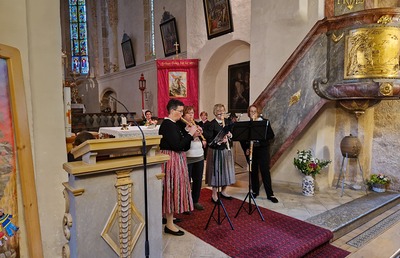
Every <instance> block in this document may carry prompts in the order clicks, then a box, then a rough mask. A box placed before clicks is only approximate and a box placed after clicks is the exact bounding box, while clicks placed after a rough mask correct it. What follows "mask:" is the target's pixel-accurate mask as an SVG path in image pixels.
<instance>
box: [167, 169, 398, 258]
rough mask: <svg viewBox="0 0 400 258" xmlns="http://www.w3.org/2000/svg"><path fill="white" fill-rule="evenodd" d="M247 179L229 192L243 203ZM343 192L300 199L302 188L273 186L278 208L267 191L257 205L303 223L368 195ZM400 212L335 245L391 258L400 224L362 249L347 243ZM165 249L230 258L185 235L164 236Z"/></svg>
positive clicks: (186, 255)
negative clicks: (267, 196) (267, 194)
mask: <svg viewBox="0 0 400 258" xmlns="http://www.w3.org/2000/svg"><path fill="white" fill-rule="evenodd" d="M247 177H248V176H247V175H246V174H245V173H243V174H239V175H237V184H236V185H235V186H232V187H230V188H229V193H230V194H232V195H233V196H234V197H236V198H238V199H240V200H243V199H244V198H245V196H246V194H247V192H248V185H247ZM340 190H341V189H340V188H339V189H335V188H332V189H329V190H327V191H324V192H323V193H322V192H318V193H317V194H316V195H315V196H314V197H305V196H302V195H301V189H300V186H293V185H274V193H275V195H276V197H277V198H278V199H279V203H276V204H275V203H272V202H271V201H269V200H268V199H267V198H266V196H265V191H264V189H260V194H261V195H260V196H258V197H257V199H256V202H257V204H258V205H259V206H260V207H264V208H267V209H270V210H273V211H276V212H279V213H282V214H286V215H288V216H291V217H294V218H297V219H300V220H306V219H307V218H310V217H312V216H314V215H317V214H320V213H322V212H325V211H327V210H330V209H332V208H335V207H337V206H339V205H341V204H344V203H347V202H349V201H351V200H354V199H356V198H359V197H361V196H362V195H364V194H365V191H363V190H357V191H356V190H350V189H346V190H345V192H344V195H343V197H340V195H341V194H340ZM398 210H400V205H397V206H396V207H394V208H392V209H390V210H388V211H386V212H385V213H383V214H381V215H380V216H378V217H377V218H375V219H373V220H371V221H370V222H368V223H366V224H364V225H363V226H361V227H359V228H357V229H355V230H354V231H352V232H350V233H349V234H347V235H345V236H343V237H341V238H339V239H337V240H336V241H335V242H333V243H332V244H333V245H335V246H338V247H340V248H342V249H345V250H348V251H350V252H352V254H351V255H350V257H353V258H354V257H368V258H374V257H391V255H392V254H394V253H395V252H396V251H397V250H398V249H400V241H399V240H398V239H400V223H396V224H394V225H393V226H392V227H391V228H390V229H388V230H386V231H385V232H383V233H382V234H381V235H379V236H378V237H377V238H375V239H373V240H371V241H370V242H368V243H366V244H365V245H363V246H361V247H360V248H356V247H353V246H351V245H348V244H347V242H348V241H349V240H350V239H352V238H354V237H355V236H357V235H359V234H361V233H362V232H364V231H365V230H366V229H368V228H370V227H371V226H373V225H374V224H376V223H377V222H379V221H380V220H382V219H383V218H385V217H387V216H389V215H390V214H392V213H394V212H396V211H398ZM253 216H257V214H256V213H255V214H253ZM163 245H164V246H163V257H164V258H170V257H171V258H172V257H176V258H180V257H182V258H189V257H190V258H197V257H221V258H222V257H229V256H227V255H226V254H224V253H222V252H220V251H219V250H217V249H215V248H214V247H212V246H211V245H209V244H207V243H205V242H203V241H202V240H200V239H199V238H197V237H195V236H193V235H192V234H190V233H188V232H185V235H184V236H181V237H176V236H171V235H165V234H164V236H163Z"/></svg>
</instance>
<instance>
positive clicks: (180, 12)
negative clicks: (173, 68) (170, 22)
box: [154, 0, 201, 59]
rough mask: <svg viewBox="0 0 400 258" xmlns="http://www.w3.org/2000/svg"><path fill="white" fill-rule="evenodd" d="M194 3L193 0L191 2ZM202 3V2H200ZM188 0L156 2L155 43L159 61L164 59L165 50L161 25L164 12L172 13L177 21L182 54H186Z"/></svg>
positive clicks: (156, 0)
mask: <svg viewBox="0 0 400 258" xmlns="http://www.w3.org/2000/svg"><path fill="white" fill-rule="evenodd" d="M191 1H193V0H191ZM198 2H201V1H198ZM185 3H186V0H154V23H155V28H154V32H155V41H156V42H155V43H156V57H157V59H162V58H164V48H163V43H162V40H161V32H160V23H161V19H162V15H163V13H164V11H167V12H170V13H171V14H172V15H173V16H174V17H175V21H176V27H177V30H178V38H179V44H180V49H181V52H186V49H187V42H186V38H187V35H186V28H187V22H186V4H185Z"/></svg>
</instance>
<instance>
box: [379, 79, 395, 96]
mask: <svg viewBox="0 0 400 258" xmlns="http://www.w3.org/2000/svg"><path fill="white" fill-rule="evenodd" d="M379 92H380V93H381V94H382V95H384V96H393V84H392V83H390V82H383V83H381V85H380V86H379Z"/></svg>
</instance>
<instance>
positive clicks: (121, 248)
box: [62, 135, 169, 257]
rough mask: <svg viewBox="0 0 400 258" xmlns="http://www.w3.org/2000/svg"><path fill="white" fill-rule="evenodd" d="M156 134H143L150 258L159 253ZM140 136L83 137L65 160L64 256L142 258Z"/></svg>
mask: <svg viewBox="0 0 400 258" xmlns="http://www.w3.org/2000/svg"><path fill="white" fill-rule="evenodd" d="M160 139H161V136H158V135H157V136H147V137H146V150H147V151H146V153H147V156H146V159H147V165H146V170H147V189H149V191H148V213H149V215H150V216H148V217H149V220H148V232H149V235H148V238H149V241H148V242H149V243H150V244H149V246H150V254H151V257H162V225H161V218H162V216H161V215H162V214H161V212H162V204H161V200H162V182H161V180H160V179H162V177H163V175H164V174H163V173H162V171H161V164H162V163H164V162H166V161H167V160H169V156H168V155H164V154H161V153H158V152H157V151H156V149H157V148H158V145H159V143H160ZM141 150H142V139H141V138H113V139H96V140H88V141H86V142H84V143H82V144H81V145H79V146H77V147H76V148H74V149H73V150H72V151H71V153H72V154H73V155H74V156H75V158H76V157H82V161H74V162H68V163H64V165H63V168H64V170H65V171H66V172H67V173H68V174H69V179H68V182H65V183H63V185H64V187H65V189H64V197H65V203H66V205H65V215H64V219H63V227H64V228H63V229H64V235H65V237H66V239H67V243H66V244H65V245H64V246H63V250H62V252H63V257H144V256H145V236H144V235H145V234H144V232H143V228H144V226H145V225H144V224H145V222H144V220H143V217H144V214H145V203H144V172H143V156H142V151H141Z"/></svg>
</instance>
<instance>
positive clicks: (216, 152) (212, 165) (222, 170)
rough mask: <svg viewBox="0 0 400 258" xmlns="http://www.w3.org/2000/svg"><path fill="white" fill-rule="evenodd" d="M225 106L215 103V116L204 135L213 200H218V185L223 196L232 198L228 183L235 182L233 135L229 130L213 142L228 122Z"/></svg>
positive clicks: (207, 170)
mask: <svg viewBox="0 0 400 258" xmlns="http://www.w3.org/2000/svg"><path fill="white" fill-rule="evenodd" d="M225 112H226V111H225V106H224V105H223V104H216V105H214V109H213V113H214V116H215V118H214V119H213V120H212V121H210V122H209V123H207V124H206V125H205V127H204V132H203V135H204V137H205V138H206V139H207V142H208V143H209V148H208V153H207V164H206V182H207V184H208V185H209V186H212V197H211V201H212V202H214V203H216V202H217V201H218V198H219V196H218V187H222V190H221V197H222V198H225V199H229V200H230V199H232V197H231V196H230V195H229V194H228V193H227V192H226V188H227V186H228V185H231V184H234V183H235V165H234V161H233V156H232V152H231V150H230V146H229V138H231V137H232V134H231V132H228V133H227V134H226V135H225V137H224V138H223V139H222V140H221V141H220V142H219V143H217V144H211V145H210V143H212V142H213V140H214V138H215V137H216V136H217V135H218V133H219V132H220V131H221V130H222V128H223V125H225V123H226V124H227V123H228V120H227V119H225V117H224V116H225Z"/></svg>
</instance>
